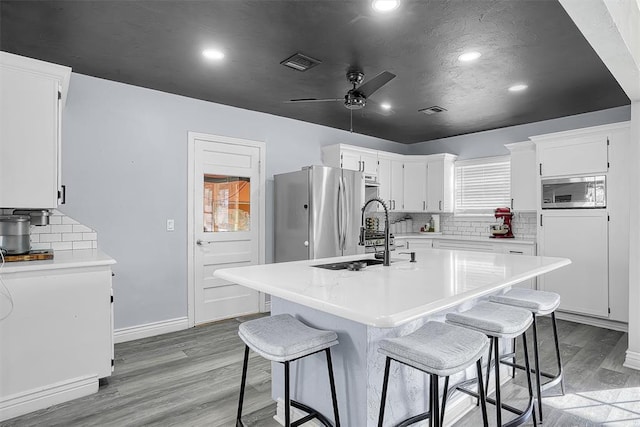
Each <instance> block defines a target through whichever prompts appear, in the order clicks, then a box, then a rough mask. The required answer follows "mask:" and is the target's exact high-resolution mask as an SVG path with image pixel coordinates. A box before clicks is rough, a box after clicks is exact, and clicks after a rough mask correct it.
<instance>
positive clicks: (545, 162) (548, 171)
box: [538, 135, 609, 177]
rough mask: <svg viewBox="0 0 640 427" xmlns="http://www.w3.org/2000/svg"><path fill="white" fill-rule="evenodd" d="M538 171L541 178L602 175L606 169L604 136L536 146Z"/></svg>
mask: <svg viewBox="0 0 640 427" xmlns="http://www.w3.org/2000/svg"><path fill="white" fill-rule="evenodd" d="M538 153H539V157H538V160H539V163H540V164H539V165H538V168H539V171H538V173H539V174H540V175H542V176H543V177H549V176H563V175H586V174H593V173H604V172H607V169H608V163H609V160H608V150H607V137H606V135H589V136H584V137H580V138H574V139H571V140H567V141H547V142H544V143H540V145H538Z"/></svg>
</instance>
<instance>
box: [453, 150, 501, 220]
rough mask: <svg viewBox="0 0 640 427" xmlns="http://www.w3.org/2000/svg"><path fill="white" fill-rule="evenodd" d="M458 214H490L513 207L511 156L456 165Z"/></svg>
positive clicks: (457, 163) (464, 161)
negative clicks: (501, 208) (502, 208)
mask: <svg viewBox="0 0 640 427" xmlns="http://www.w3.org/2000/svg"><path fill="white" fill-rule="evenodd" d="M455 171H456V182H455V188H456V190H455V192H456V208H455V211H456V213H460V214H487V213H493V211H494V209H495V208H498V207H504V206H511V162H510V160H509V157H508V156H504V157H487V158H483V159H474V160H462V161H458V162H456V166H455Z"/></svg>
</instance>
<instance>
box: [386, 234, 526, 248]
mask: <svg viewBox="0 0 640 427" xmlns="http://www.w3.org/2000/svg"><path fill="white" fill-rule="evenodd" d="M393 237H394V238H396V239H438V240H461V241H468V242H486V243H503V244H510V243H514V244H516V245H534V244H535V243H536V242H535V241H534V240H531V239H518V238H513V239H501V238H492V237H486V236H462V235H457V234H442V233H429V232H424V233H403V234H394V236H393Z"/></svg>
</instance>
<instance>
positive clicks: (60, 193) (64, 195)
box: [58, 185, 67, 205]
mask: <svg viewBox="0 0 640 427" xmlns="http://www.w3.org/2000/svg"><path fill="white" fill-rule="evenodd" d="M58 199H61V200H60V204H61V205H64V204H65V203H67V186H66V185H61V186H60V191H58Z"/></svg>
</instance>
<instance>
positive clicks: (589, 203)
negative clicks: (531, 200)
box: [542, 175, 607, 209]
mask: <svg viewBox="0 0 640 427" xmlns="http://www.w3.org/2000/svg"><path fill="white" fill-rule="evenodd" d="M606 207H607V182H606V177H605V176H604V175H598V176H580V177H572V178H554V179H543V180H542V209H597V208H606Z"/></svg>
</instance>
